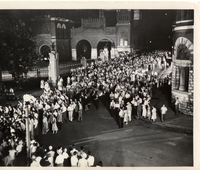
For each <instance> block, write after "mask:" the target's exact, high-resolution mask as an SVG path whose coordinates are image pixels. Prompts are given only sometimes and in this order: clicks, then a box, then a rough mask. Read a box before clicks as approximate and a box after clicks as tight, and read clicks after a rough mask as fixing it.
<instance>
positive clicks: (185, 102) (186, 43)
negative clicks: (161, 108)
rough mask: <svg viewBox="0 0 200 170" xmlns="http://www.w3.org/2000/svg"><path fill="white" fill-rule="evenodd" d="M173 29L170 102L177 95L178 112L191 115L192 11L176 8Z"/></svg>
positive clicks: (192, 88)
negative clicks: (179, 102) (179, 103)
mask: <svg viewBox="0 0 200 170" xmlns="http://www.w3.org/2000/svg"><path fill="white" fill-rule="evenodd" d="M173 31H174V51H173V58H172V61H173V62H172V103H173V104H174V103H175V99H176V98H177V97H178V98H179V100H180V101H181V105H180V112H181V113H183V114H186V115H193V90H194V76H193V50H194V49H193V48H194V47H193V43H194V41H193V39H194V36H193V33H194V11H193V10H178V11H177V14H176V22H175V25H174V28H173Z"/></svg>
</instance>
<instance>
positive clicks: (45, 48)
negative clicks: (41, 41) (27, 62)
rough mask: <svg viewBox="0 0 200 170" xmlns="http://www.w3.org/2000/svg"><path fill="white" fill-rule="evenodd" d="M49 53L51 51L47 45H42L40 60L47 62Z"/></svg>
mask: <svg viewBox="0 0 200 170" xmlns="http://www.w3.org/2000/svg"><path fill="white" fill-rule="evenodd" d="M50 52H51V49H50V47H49V46H47V45H43V46H42V47H41V48H40V54H41V59H42V60H44V61H48V60H49V53H50Z"/></svg>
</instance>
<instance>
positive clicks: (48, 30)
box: [32, 16, 71, 62]
mask: <svg viewBox="0 0 200 170" xmlns="http://www.w3.org/2000/svg"><path fill="white" fill-rule="evenodd" d="M70 27H71V25H70V23H69V20H68V19H63V18H57V17H50V16H46V17H42V18H36V19H34V20H32V29H33V33H34V34H35V38H36V42H37V48H36V52H37V53H38V54H40V55H41V57H43V58H49V52H50V51H51V50H52V45H53V46H54V49H55V50H56V51H57V52H58V53H59V61H60V62H66V61H71V41H70Z"/></svg>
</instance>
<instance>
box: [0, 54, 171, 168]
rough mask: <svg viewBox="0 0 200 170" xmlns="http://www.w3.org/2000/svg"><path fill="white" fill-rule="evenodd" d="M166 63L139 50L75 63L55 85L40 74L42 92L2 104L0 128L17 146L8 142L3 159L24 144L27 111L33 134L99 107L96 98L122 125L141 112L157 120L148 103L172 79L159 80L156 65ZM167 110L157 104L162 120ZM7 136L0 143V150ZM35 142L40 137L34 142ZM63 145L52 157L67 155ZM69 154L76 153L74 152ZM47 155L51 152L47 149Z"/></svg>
mask: <svg viewBox="0 0 200 170" xmlns="http://www.w3.org/2000/svg"><path fill="white" fill-rule="evenodd" d="M166 65H167V64H166V60H165V58H164V57H161V56H159V55H158V54H156V53H148V54H142V55H141V56H133V55H125V56H119V57H116V58H113V59H111V60H108V61H105V62H101V63H99V62H92V63H91V64H89V65H88V66H87V68H85V69H83V68H77V69H73V70H71V73H70V74H69V75H68V77H67V79H66V81H64V80H63V78H62V77H59V79H58V82H57V85H56V87H51V84H50V83H48V82H47V81H46V82H45V81H44V80H42V81H41V84H40V88H41V89H42V90H43V94H42V95H41V96H40V98H39V99H36V98H35V97H34V96H32V95H30V100H29V102H28V103H21V102H20V101H19V102H18V105H17V106H14V107H13V106H11V105H7V106H4V107H2V106H1V107H0V115H1V119H0V125H1V130H3V131H4V132H5V133H4V136H3V138H5V140H6V143H9V142H12V141H13V140H14V143H15V146H13V145H12V147H11V148H12V149H11V150H9V151H10V152H9V155H10V156H9V159H7V158H8V157H7V158H6V159H5V160H7V163H6V161H5V164H6V165H7V164H11V165H12V159H13V156H12V155H13V154H14V153H15V151H13V148H15V147H17V146H18V145H20V146H24V144H23V141H24V140H23V139H24V134H25V130H26V122H25V121H26V114H27V112H28V115H29V124H28V127H29V131H30V136H31V139H34V136H36V135H40V134H46V133H47V132H49V131H51V132H52V133H53V134H54V133H57V132H58V130H59V129H61V128H62V124H63V123H65V122H72V121H74V120H76V121H80V122H81V121H83V113H84V112H87V111H88V110H89V109H90V106H91V104H94V106H95V108H96V109H98V108H99V100H100V101H101V102H102V103H103V104H104V106H105V107H107V108H108V109H110V113H111V115H112V116H113V117H114V118H115V120H116V122H117V124H118V125H119V127H120V128H122V127H123V124H126V125H127V124H128V122H129V121H131V120H132V118H136V119H139V118H141V117H143V118H148V119H149V120H152V121H153V122H155V121H156V119H157V109H156V107H155V106H152V105H151V98H152V96H153V95H154V92H155V89H156V88H157V87H159V86H160V85H162V84H163V83H166V82H167V83H168V84H169V82H170V77H167V78H165V79H164V80H161V81H160V80H159V79H158V72H157V71H155V70H156V69H157V70H158V69H161V68H164V67H166ZM166 112H167V108H166V106H163V107H162V108H161V110H160V113H161V120H162V121H164V117H165V114H166ZM5 140H4V141H3V143H2V147H1V148H0V150H1V151H2V150H3V148H4V145H5ZM8 141H9V142H8ZM36 144H38V143H37V142H36V143H34V144H33V145H36ZM9 146H10V145H9ZM20 146H19V147H20ZM33 148H34V147H33ZM50 148H51V147H50ZM50 148H49V149H50ZM15 150H16V149H15ZM61 150H62V152H59V153H58V152H57V151H56V153H57V156H58V159H55V160H60V159H61V160H62V159H63V156H61V155H63V154H64V155H65V156H66V155H67V154H65V153H66V152H67V150H66V148H65V149H64V148H62V149H61ZM16 153H19V151H16ZM77 154H78V152H77ZM2 155H3V154H2ZM2 155H1V156H2ZM55 155H56V154H55ZM88 155H90V154H89V153H88ZM88 155H84V154H83V155H82V156H83V157H82V156H81V157H80V156H79V158H80V159H79V160H80V162H79V166H82V165H83V164H84V162H86V161H85V159H86V158H87V157H89V156H88ZM65 156H64V157H65ZM68 156H69V155H68ZM71 157H76V156H75V155H73V154H72V155H71ZM32 158H33V160H34V161H33V165H35V164H37V159H38V158H37V157H35V155H34V154H33V157H32ZM56 158H57V157H56ZM65 158H66V157H65ZM65 158H64V159H65ZM45 159H46V160H49V159H51V158H49V155H46V156H45ZM47 162H48V161H47ZM58 162H59V161H58ZM58 162H57V161H56V162H54V165H56V166H59V163H58ZM61 162H62V161H61ZM51 165H53V162H51ZM63 165H64V164H63ZM77 165H78V164H77Z"/></svg>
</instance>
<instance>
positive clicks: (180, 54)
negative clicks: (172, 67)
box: [177, 44, 190, 60]
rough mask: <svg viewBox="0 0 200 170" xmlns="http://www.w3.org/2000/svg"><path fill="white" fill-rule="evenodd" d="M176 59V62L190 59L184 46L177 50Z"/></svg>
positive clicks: (181, 45) (188, 52)
mask: <svg viewBox="0 0 200 170" xmlns="http://www.w3.org/2000/svg"><path fill="white" fill-rule="evenodd" d="M177 59H178V60H189V59H190V51H189V49H188V48H187V47H186V46H185V44H180V45H179V46H178V48H177Z"/></svg>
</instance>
